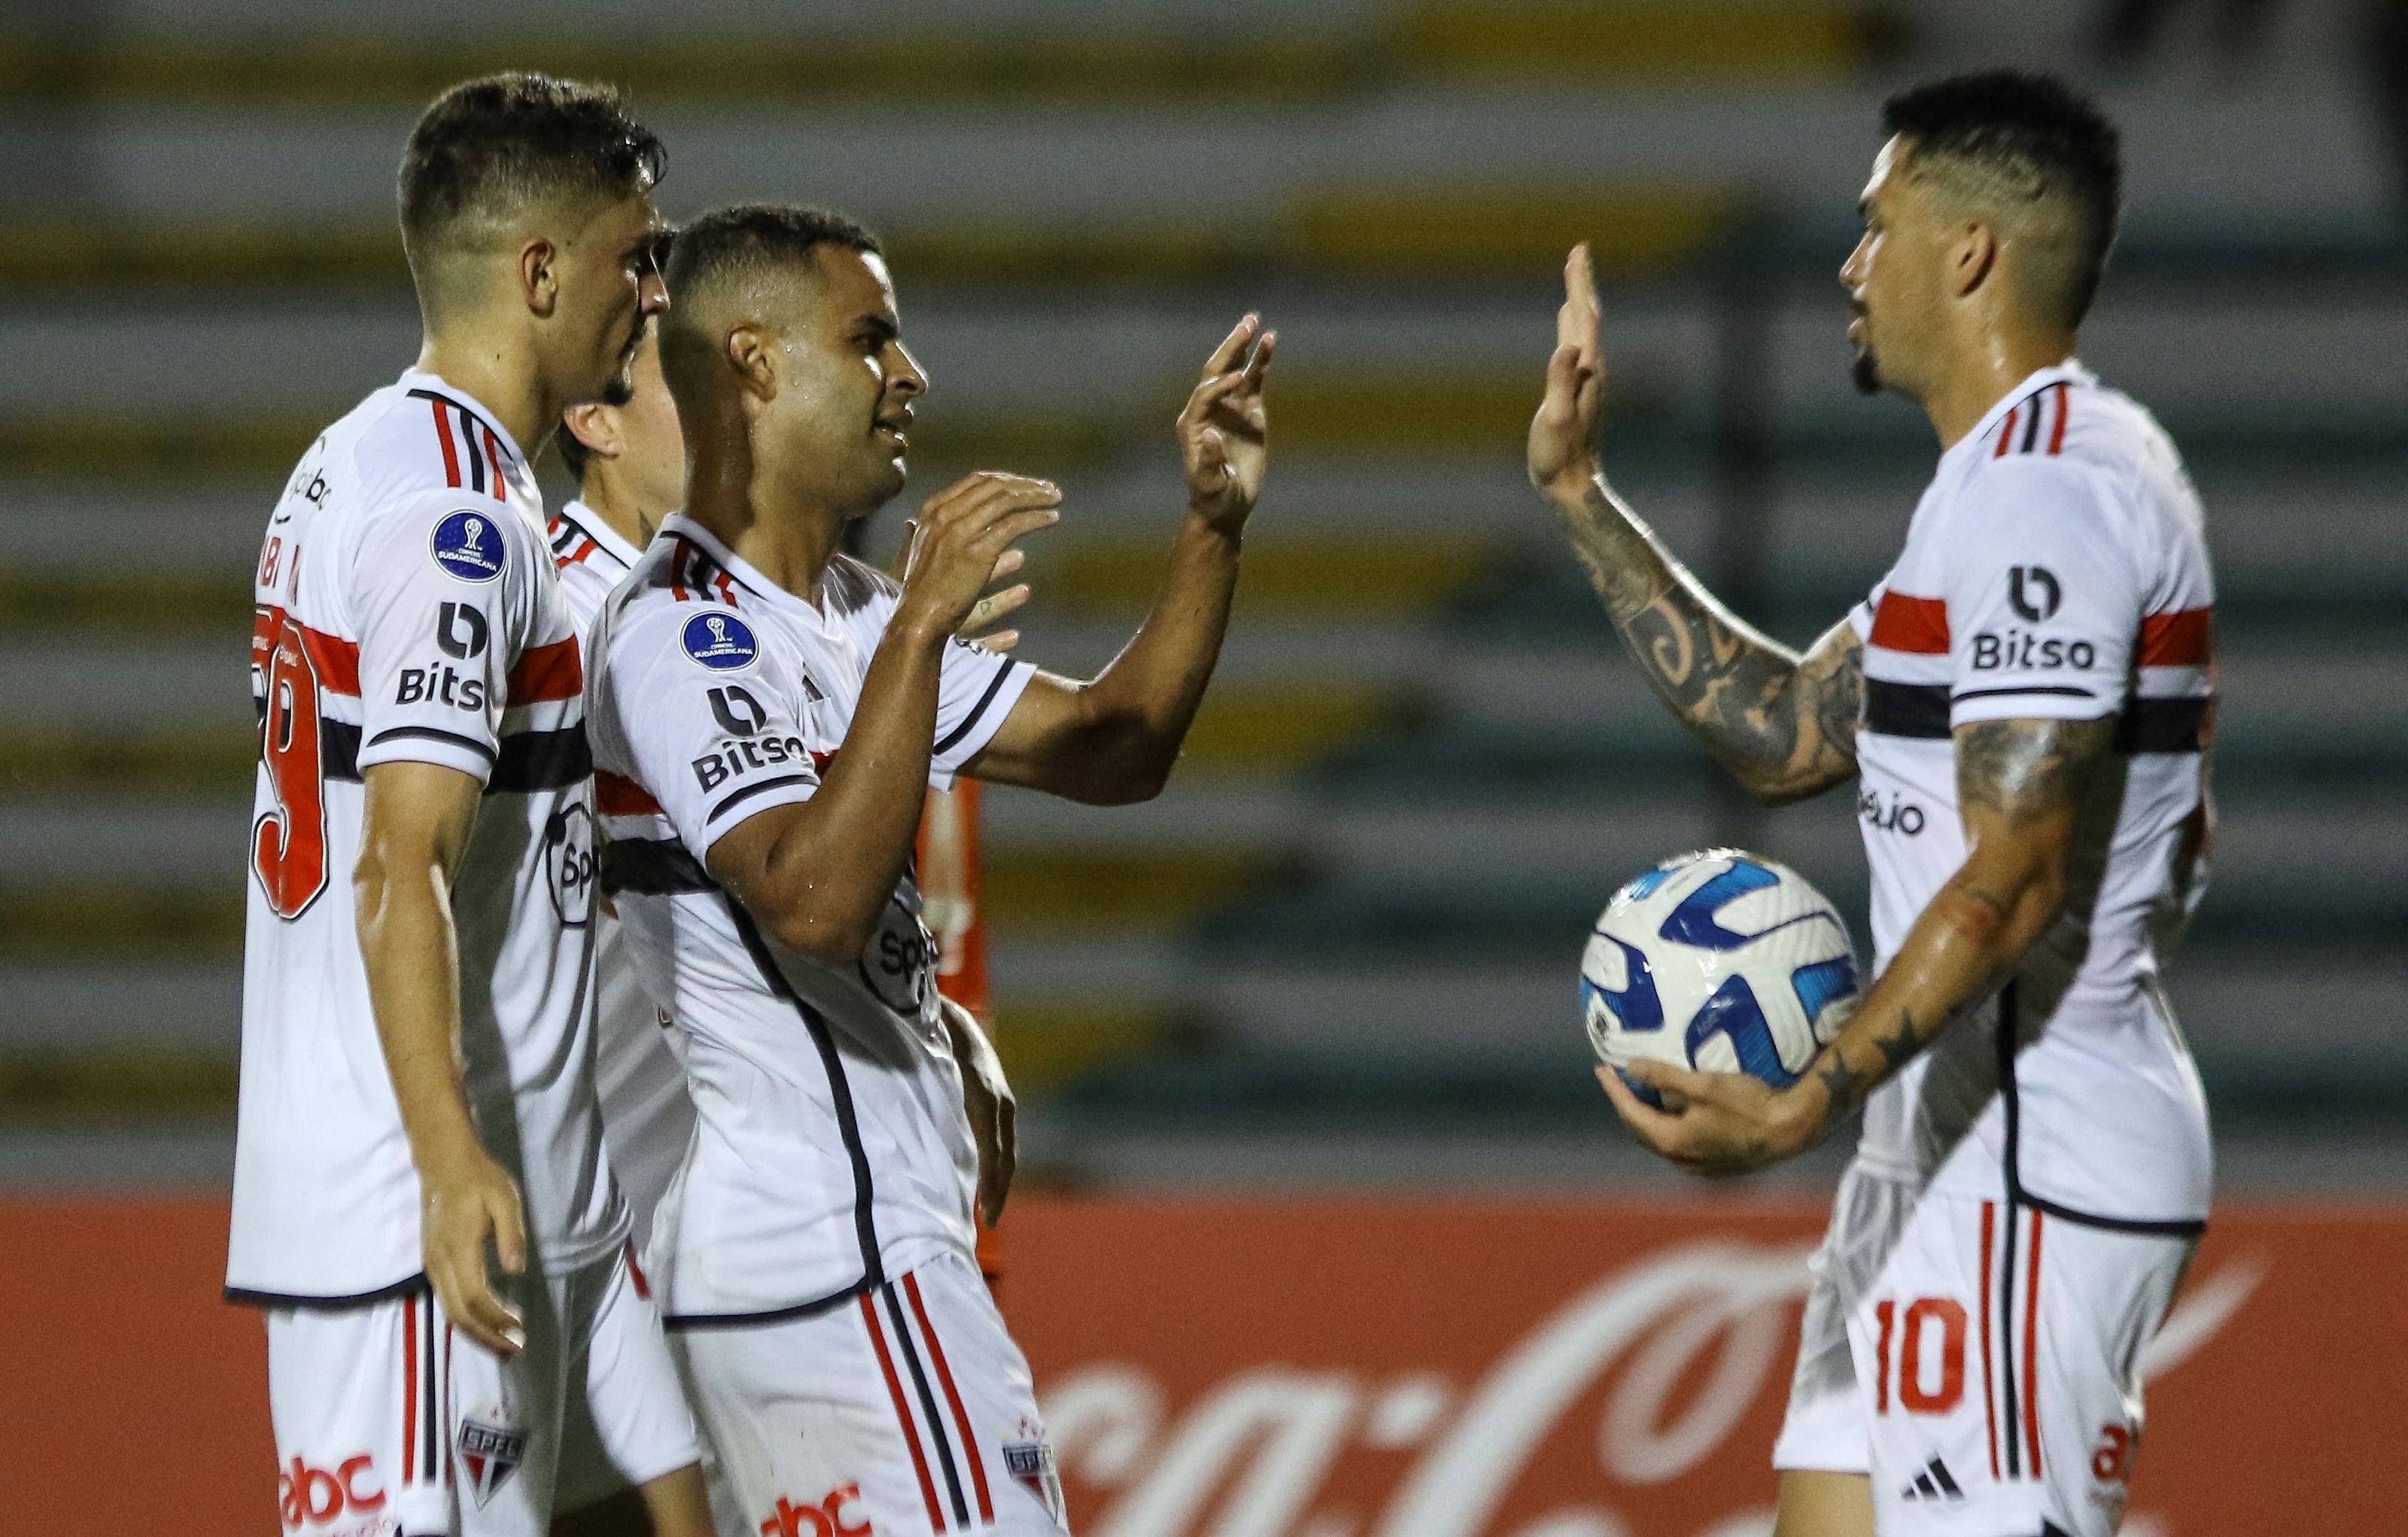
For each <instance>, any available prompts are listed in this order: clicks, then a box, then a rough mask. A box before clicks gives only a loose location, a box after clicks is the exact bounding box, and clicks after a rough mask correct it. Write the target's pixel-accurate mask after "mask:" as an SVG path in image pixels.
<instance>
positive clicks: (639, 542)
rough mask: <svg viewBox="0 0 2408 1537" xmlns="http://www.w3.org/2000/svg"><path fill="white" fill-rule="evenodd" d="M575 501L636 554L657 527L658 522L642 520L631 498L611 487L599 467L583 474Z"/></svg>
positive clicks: (612, 485) (620, 490)
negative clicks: (634, 549) (631, 546)
mask: <svg viewBox="0 0 2408 1537" xmlns="http://www.w3.org/2000/svg"><path fill="white" fill-rule="evenodd" d="M577 499H578V500H579V501H581V502H583V503H584V504H585V505H586V506H587V507H588V508H590V509H592V510H593V512H594V515H595V517H597V518H599V519H601V520H602V521H603V522H604V523H606V524H609V526H610V531H611V532H612V533H614V534H617V535H618V536H619V537H620V538H621V539H625V540H626V541H627V542H628V543H629V544H632V545H634V546H635V547H636V548H637V549H638V550H640V549H642V548H643V547H644V546H645V545H647V544H650V543H652V530H653V529H655V528H657V527H659V526H660V522H661V520H660V519H659V518H657V517H648V516H646V515H645V513H644V511H643V510H642V509H641V508H640V507H638V505H637V503H636V500H635V498H633V497H632V496H628V495H627V494H626V493H625V492H624V490H622V489H621V488H620V487H619V486H618V485H616V484H614V483H613V478H612V476H611V475H610V473H609V471H608V470H607V469H604V468H603V467H601V466H599V465H596V466H595V467H592V468H591V469H590V470H588V471H587V473H586V476H585V480H584V481H583V483H582V484H581V485H579V486H578V488H577Z"/></svg>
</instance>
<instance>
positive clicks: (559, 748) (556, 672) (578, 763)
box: [251, 608, 594, 795]
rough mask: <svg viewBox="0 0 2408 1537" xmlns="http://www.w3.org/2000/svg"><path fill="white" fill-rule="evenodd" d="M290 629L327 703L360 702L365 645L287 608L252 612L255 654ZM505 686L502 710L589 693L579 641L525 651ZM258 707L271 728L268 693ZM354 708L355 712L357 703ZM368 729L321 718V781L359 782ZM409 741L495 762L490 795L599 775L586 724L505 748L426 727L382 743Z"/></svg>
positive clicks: (392, 733)
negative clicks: (429, 741)
mask: <svg viewBox="0 0 2408 1537" xmlns="http://www.w3.org/2000/svg"><path fill="white" fill-rule="evenodd" d="M287 628H290V629H292V630H294V631H295V632H296V633H297V634H298V635H299V637H300V644H301V651H302V654H304V655H305V656H307V657H308V659H309V664H310V668H311V669H312V670H313V671H314V672H315V674H316V676H317V681H318V692H319V695H320V697H322V698H327V697H332V698H334V699H337V700H341V699H349V700H356V699H358V698H359V697H360V647H359V642H358V641H356V640H346V639H343V638H342V637H341V636H338V635H330V634H328V633H327V632H326V631H324V630H318V629H312V628H310V627H309V626H308V625H302V624H298V623H295V622H294V621H292V620H291V619H290V618H289V616H288V615H287V614H286V612H285V610H282V609H271V608H261V609H255V610H252V614H251V653H252V654H253V655H254V656H264V655H265V654H266V653H268V652H269V651H271V650H273V649H274V647H275V645H276V638H277V637H278V636H279V635H281V634H282V633H284V631H285V630H286V629H287ZM505 688H506V692H505V695H504V698H505V703H504V706H503V708H504V709H506V710H521V709H524V708H525V707H527V706H529V705H538V704H557V703H560V702H562V701H564V700H569V699H576V698H578V697H581V695H582V694H583V693H584V691H585V667H584V663H583V661H582V660H581V658H580V656H579V654H578V649H577V640H576V638H575V637H573V636H572V637H569V638H567V639H561V640H555V641H553V642H552V644H550V645H548V646H537V647H535V648H533V649H532V650H530V651H527V652H526V653H524V654H522V655H521V656H520V657H519V659H518V661H517V662H516V663H514V664H513V665H512V666H511V668H510V670H509V674H508V676H507V678H506V680H505ZM251 702H252V704H253V705H254V706H255V707H256V709H257V711H258V716H259V720H260V722H261V725H262V728H263V729H264V728H265V723H266V720H267V698H266V696H265V693H254V694H253V696H252V701H251ZM351 708H352V709H353V710H356V709H357V706H356V705H353V706H352V707H351ZM347 712H348V711H347ZM361 729H362V728H361V726H360V724H359V723H358V722H357V721H345V720H340V719H337V718H336V717H335V716H334V715H333V714H332V713H327V714H324V715H322V717H321V719H320V720H319V723H318V771H319V774H320V777H321V778H322V779H326V780H335V781H343V782H349V783H357V782H358V781H359V778H360V749H361V748H362V747H363V746H364V745H366V744H365V743H363V742H362V740H360V733H361ZM409 737H421V738H430V737H431V738H440V739H441V740H445V741H450V742H453V743H457V744H459V745H462V746H466V747H467V748H469V749H470V750H471V751H474V752H476V753H478V754H481V755H484V756H486V757H488V758H490V759H491V760H492V762H493V766H494V767H493V772H492V774H491V775H490V776H489V777H488V778H487V779H486V781H485V793H486V794H487V795H510V794H515V795H525V794H529V793H531V792H534V791H538V790H554V789H558V788H560V787H561V786H563V785H566V784H574V783H577V782H578V781H579V780H581V779H583V778H584V777H585V776H586V775H588V774H590V773H592V772H593V771H594V758H593V754H592V752H591V750H590V749H589V748H588V746H587V743H586V740H585V728H584V726H583V725H567V726H562V727H559V728H557V729H553V730H526V731H510V732H505V733H504V734H503V735H502V739H501V742H500V745H499V747H498V748H491V747H488V746H486V745H485V743H483V742H481V741H480V740H477V739H476V738H474V737H468V736H463V735H460V734H458V733H456V732H450V731H443V730H440V729H438V728H437V727H434V726H423V725H405V726H393V727H389V728H387V729H386V730H384V731H381V732H380V733H378V735H377V737H376V739H375V740H378V741H384V740H396V739H401V738H409Z"/></svg>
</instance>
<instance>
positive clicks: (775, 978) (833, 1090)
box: [726, 897, 886, 1288]
mask: <svg viewBox="0 0 2408 1537" xmlns="http://www.w3.org/2000/svg"><path fill="white" fill-rule="evenodd" d="M726 902H727V916H728V919H729V921H731V922H732V923H734V924H735V925H736V932H737V935H738V938H740V939H741V940H743V941H744V951H745V954H747V955H751V956H752V957H753V965H754V966H755V967H757V968H759V970H760V972H761V982H762V984H763V985H764V986H766V987H767V988H768V989H769V991H770V993H771V994H773V995H774V996H776V997H778V998H783V999H785V1000H786V1001H787V1002H788V1003H791V1004H793V1005H794V1008H795V1013H797V1014H800V1015H801V1016H802V1020H803V1026H804V1027H805V1028H806V1029H808V1030H810V1035H811V1042H812V1044H814V1045H816V1046H817V1047H819V1050H820V1062H821V1065H822V1067H823V1068H824V1069H825V1070H826V1072H827V1080H828V1096H829V1098H830V1099H832V1100H834V1101H835V1105H836V1128H837V1135H838V1136H839V1138H841V1139H842V1140H843V1142H844V1152H845V1157H846V1158H847V1159H848V1160H849V1161H850V1162H851V1163H852V1165H853V1232H854V1234H855V1236H856V1237H857V1238H858V1239H859V1240H860V1243H861V1279H862V1286H864V1287H865V1288H867V1287H870V1286H883V1285H885V1283H886V1264H885V1261H884V1260H883V1259H882V1257H880V1254H879V1243H878V1222H877V1218H876V1216H875V1214H874V1212H873V1210H872V1207H873V1204H874V1202H875V1200H876V1195H875V1189H874V1186H873V1185H871V1183H870V1177H869V1150H868V1148H867V1147H866V1146H865V1145H863V1143H862V1140H861V1120H860V1117H859V1115H858V1114H857V1113H855V1112H854V1110H853V1085H852V1083H851V1081H850V1080H848V1079H847V1078H846V1077H845V1073H844V1058H843V1057H841V1056H839V1055H838V1054H837V1049H836V1036H835V1033H834V1032H833V1031H832V1030H831V1029H829V1027H828V1022H827V1020H826V1019H825V1018H824V1017H823V1016H822V1015H821V1013H820V1012H819V1011H818V1010H817V1009H814V1008H812V1007H811V1006H810V1004H808V1003H806V1002H804V1001H803V999H802V998H801V996H800V995H799V994H797V993H796V991H795V988H794V984H792V983H790V982H788V981H787V980H786V973H785V972H783V971H782V970H779V968H778V959H777V957H776V956H775V955H772V954H771V953H770V951H769V944H768V941H767V940H764V939H763V938H762V937H761V930H760V928H759V927H757V926H756V925H755V924H754V923H753V915H752V914H751V913H749V912H745V911H744V904H743V903H741V902H739V901H738V900H737V899H736V898H733V897H729V898H726Z"/></svg>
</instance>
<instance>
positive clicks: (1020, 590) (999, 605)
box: [962, 582, 1028, 640]
mask: <svg viewBox="0 0 2408 1537" xmlns="http://www.w3.org/2000/svg"><path fill="white" fill-rule="evenodd" d="M1027 601H1028V583H1026V582H1022V583H1020V584H1019V585H1018V586H1016V587H1006V588H1005V589H1004V590H1003V591H1001V592H999V593H994V594H990V595H989V596H986V597H983V598H981V599H980V600H979V607H980V608H982V609H985V610H987V612H986V617H985V618H984V619H982V620H981V621H980V623H981V624H982V625H992V624H994V623H995V622H996V620H998V619H1001V618H1002V617H1003V616H1004V615H1005V614H1008V613H1010V612H1011V611H1012V610H1014V609H1017V608H1019V607H1020V606H1021V605H1022V604H1024V603H1025V602H1027ZM962 628H963V629H968V628H969V625H968V622H967V621H965V622H964V624H963V625H962ZM1011 638H1012V639H1014V640H1017V639H1020V634H1019V632H1018V631H1017V630H1015V631H1013V632H1012V636H1011Z"/></svg>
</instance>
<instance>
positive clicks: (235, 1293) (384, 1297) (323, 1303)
mask: <svg viewBox="0 0 2408 1537" xmlns="http://www.w3.org/2000/svg"><path fill="white" fill-rule="evenodd" d="M426 1289H427V1286H426V1272H425V1271H419V1272H418V1273H417V1274H416V1275H413V1276H410V1277H409V1279H407V1280H403V1281H396V1282H394V1284H393V1285H392V1286H379V1287H378V1288H377V1289H376V1290H374V1291H355V1292H348V1293H346V1294H344V1295H343V1296H340V1297H313V1296H310V1295H308V1293H304V1292H285V1291H254V1290H252V1289H251V1287H249V1286H228V1287H226V1288H225V1300H227V1301H229V1302H241V1303H244V1304H246V1305H247V1306H251V1307H259V1308H314V1309H319V1310H322V1311H324V1312H328V1313H339V1312H341V1311H342V1310H344V1309H346V1308H364V1307H367V1306H370V1305H371V1304H373V1303H377V1302H383V1301H389V1300H392V1299H394V1298H395V1297H413V1296H416V1295H417V1294H418V1293H420V1292H423V1291H424V1290H426Z"/></svg>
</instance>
